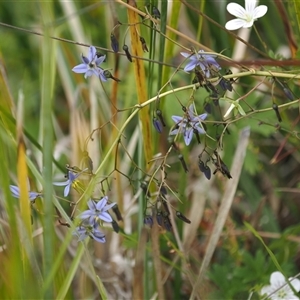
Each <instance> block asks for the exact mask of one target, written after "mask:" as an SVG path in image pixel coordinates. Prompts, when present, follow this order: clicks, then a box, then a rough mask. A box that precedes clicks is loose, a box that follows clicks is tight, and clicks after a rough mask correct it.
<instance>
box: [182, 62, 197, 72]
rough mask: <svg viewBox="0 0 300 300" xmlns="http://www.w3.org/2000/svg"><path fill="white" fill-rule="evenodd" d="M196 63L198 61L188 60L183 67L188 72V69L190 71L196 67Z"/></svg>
mask: <svg viewBox="0 0 300 300" xmlns="http://www.w3.org/2000/svg"><path fill="white" fill-rule="evenodd" d="M197 64H198V61H196V60H191V61H190V62H188V63H187V65H186V66H185V67H184V71H185V72H189V71H192V70H194V69H195V68H196V66H197Z"/></svg>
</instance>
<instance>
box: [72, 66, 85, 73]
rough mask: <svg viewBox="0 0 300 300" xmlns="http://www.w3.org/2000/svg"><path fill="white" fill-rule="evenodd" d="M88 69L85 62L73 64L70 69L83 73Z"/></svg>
mask: <svg viewBox="0 0 300 300" xmlns="http://www.w3.org/2000/svg"><path fill="white" fill-rule="evenodd" d="M87 70H88V66H87V65H86V64H80V65H78V66H75V67H74V68H73V69H72V71H73V72H75V73H85V72H87Z"/></svg>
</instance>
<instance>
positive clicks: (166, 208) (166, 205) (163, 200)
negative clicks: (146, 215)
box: [161, 198, 170, 216]
mask: <svg viewBox="0 0 300 300" xmlns="http://www.w3.org/2000/svg"><path fill="white" fill-rule="evenodd" d="M161 203H162V205H163V207H164V209H165V211H164V215H166V216H168V215H169V214H170V211H169V207H168V203H167V201H166V200H165V199H164V198H161Z"/></svg>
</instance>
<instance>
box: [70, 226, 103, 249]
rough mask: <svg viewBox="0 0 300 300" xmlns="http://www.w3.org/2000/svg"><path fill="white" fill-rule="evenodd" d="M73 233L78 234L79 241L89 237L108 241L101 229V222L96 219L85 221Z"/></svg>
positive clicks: (100, 241) (101, 241)
mask: <svg viewBox="0 0 300 300" xmlns="http://www.w3.org/2000/svg"><path fill="white" fill-rule="evenodd" d="M73 234H74V235H77V236H78V241H79V242H80V241H83V240H84V239H86V238H87V237H90V238H92V239H93V240H95V241H97V242H99V243H105V242H106V239H105V235H104V233H103V232H101V231H100V230H99V224H98V223H97V222H96V220H92V221H90V220H88V221H83V222H82V223H81V224H80V226H78V227H76V230H75V232H73Z"/></svg>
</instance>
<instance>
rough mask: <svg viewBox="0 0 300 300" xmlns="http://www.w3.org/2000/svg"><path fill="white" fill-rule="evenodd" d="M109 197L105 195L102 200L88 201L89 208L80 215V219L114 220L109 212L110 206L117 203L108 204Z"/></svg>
mask: <svg viewBox="0 0 300 300" xmlns="http://www.w3.org/2000/svg"><path fill="white" fill-rule="evenodd" d="M107 201H108V197H107V196H105V197H103V198H102V199H100V201H98V202H96V201H93V200H89V201H88V203H87V204H88V207H89V209H88V210H85V211H84V212H82V213H81V214H80V215H79V218H80V219H96V218H98V219H101V220H103V221H105V222H112V221H113V219H112V217H111V216H110V214H109V213H108V212H107V211H108V210H109V209H110V208H112V207H113V206H115V205H116V203H111V204H108V205H107Z"/></svg>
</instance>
